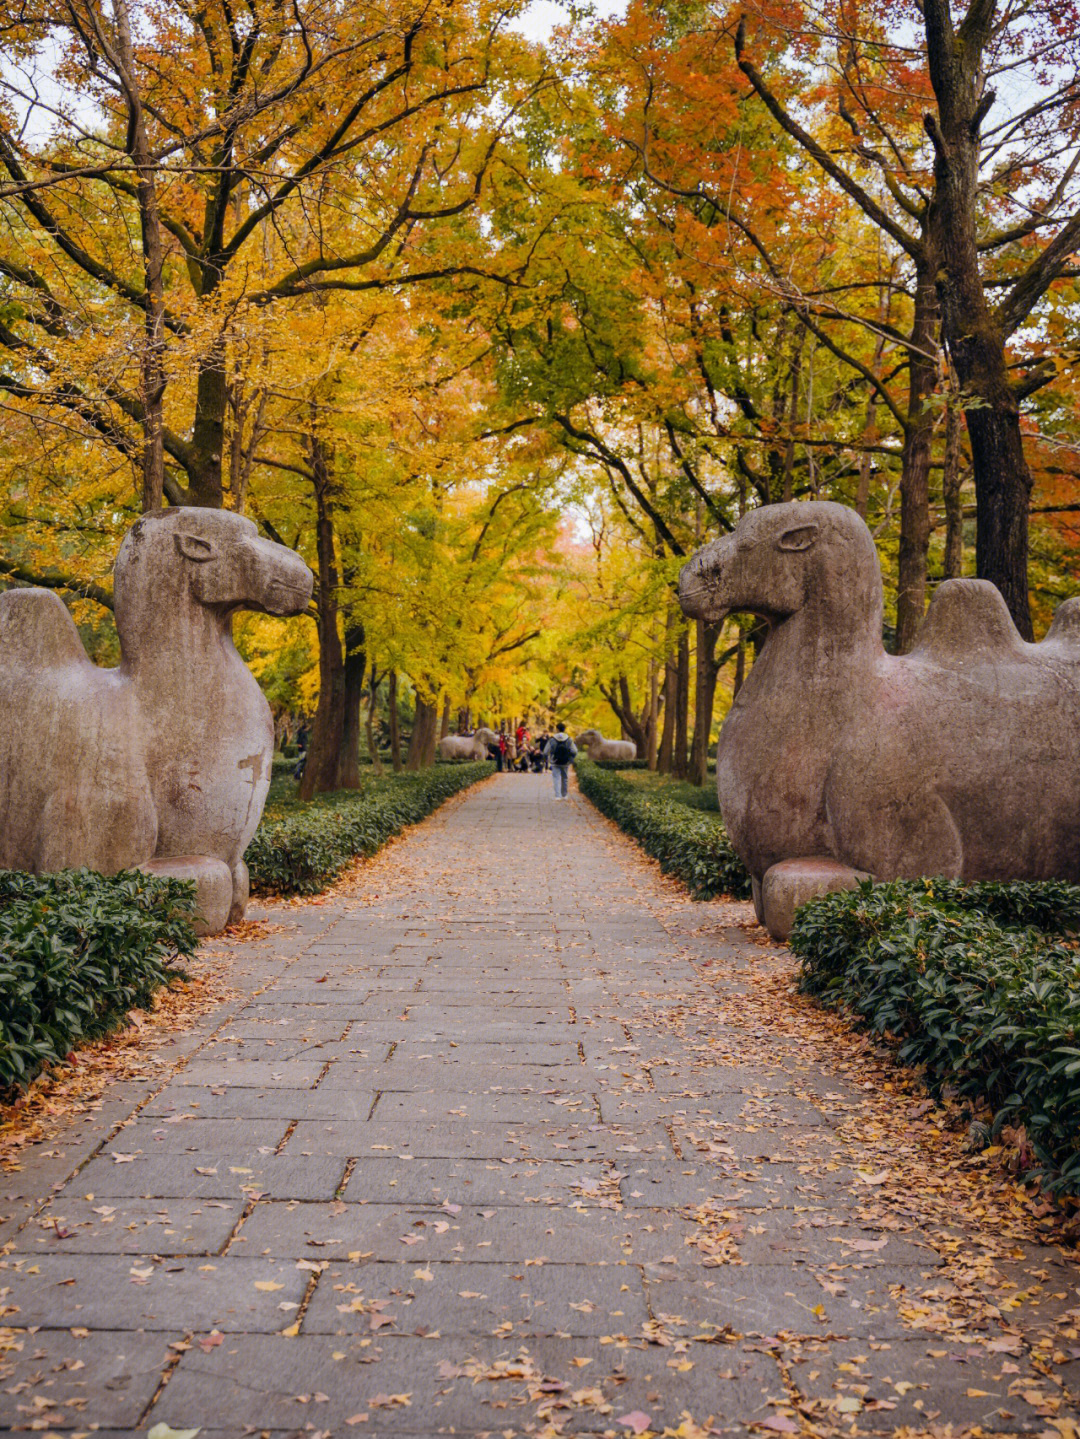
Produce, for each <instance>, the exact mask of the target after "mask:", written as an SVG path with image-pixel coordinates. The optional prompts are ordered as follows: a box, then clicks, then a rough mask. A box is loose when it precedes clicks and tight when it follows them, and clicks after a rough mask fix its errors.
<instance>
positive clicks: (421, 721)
mask: <svg viewBox="0 0 1080 1439" xmlns="http://www.w3.org/2000/svg"><path fill="white" fill-rule="evenodd" d="M438 722H439V708H438V704H437V703H434V702H429V701H428V700H425V699H421V697H420V695H419V694H417V696H416V712H415V714H414V716H413V727H412V734H411V735H410V736H409V752H408V754H407V755H406V756H405V768H406V769H407V770H419V769H424V768H425V767H426V766H427V765H429V764H430V763H431V760H430V759H429V758H428V755H429V753H431V754H432V755H433V754H434V749H435V738H436V728H437V726H438Z"/></svg>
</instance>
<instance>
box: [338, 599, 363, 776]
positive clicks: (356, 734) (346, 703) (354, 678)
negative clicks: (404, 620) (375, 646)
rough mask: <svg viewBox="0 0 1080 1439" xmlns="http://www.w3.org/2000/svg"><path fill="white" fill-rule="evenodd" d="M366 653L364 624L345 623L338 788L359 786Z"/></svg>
mask: <svg viewBox="0 0 1080 1439" xmlns="http://www.w3.org/2000/svg"><path fill="white" fill-rule="evenodd" d="M366 676H367V654H366V653H365V650H364V626H363V625H362V624H360V623H359V622H358V621H355V620H354V621H352V622H351V623H349V624H346V626H345V671H344V678H343V686H342V706H343V711H344V712H343V715H342V724H341V750H340V753H339V754H338V772H337V788H338V789H359V788H360V706H361V705H362V704H363V702H364V687H365V686H364V681H365V678H366Z"/></svg>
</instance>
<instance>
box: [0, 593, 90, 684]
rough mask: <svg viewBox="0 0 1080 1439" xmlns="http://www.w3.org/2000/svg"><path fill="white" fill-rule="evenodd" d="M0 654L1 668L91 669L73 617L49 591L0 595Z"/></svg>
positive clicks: (56, 596) (58, 597) (59, 599)
mask: <svg viewBox="0 0 1080 1439" xmlns="http://www.w3.org/2000/svg"><path fill="white" fill-rule="evenodd" d="M0 653H2V654H3V656H4V665H5V667H7V666H15V665H27V666H30V667H32V668H33V669H34V670H35V671H37V670H39V669H46V670H56V669H62V668H66V667H68V666H69V665H80V666H85V667H86V668H87V669H90V668H93V666H92V665H91V662H90V660H89V658H88V657H87V654H86V650H85V649H84V648H83V642H82V640H81V639H80V638H79V631H78V630H77V629H76V628H75V622H74V620H73V619H72V618H71V616H70V615H69V614H68V612H67V609H66V608H65V606H64V602H63V600H62V599H61V598H60V596H59V595H56V594H53V592H52V591H51V590H39V589H27V590H8V591H7V592H6V593H5V594H2V595H0Z"/></svg>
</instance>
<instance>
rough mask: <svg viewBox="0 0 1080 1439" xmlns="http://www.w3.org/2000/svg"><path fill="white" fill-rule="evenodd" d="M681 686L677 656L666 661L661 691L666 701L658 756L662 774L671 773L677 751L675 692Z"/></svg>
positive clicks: (659, 769)
mask: <svg viewBox="0 0 1080 1439" xmlns="http://www.w3.org/2000/svg"><path fill="white" fill-rule="evenodd" d="M678 687H679V666H678V661H677V660H676V658H675V656H674V655H672V657H671V658H670V659H669V660H665V662H664V686H663V690H662V692H661V694H662V698H663V701H664V723H663V726H662V728H661V731H660V748H659V751H658V753H657V757H656V768H657V771H658V773H660V774H670V773H671V766H672V759H673V756H674V753H675V692H676V690H677V689H678Z"/></svg>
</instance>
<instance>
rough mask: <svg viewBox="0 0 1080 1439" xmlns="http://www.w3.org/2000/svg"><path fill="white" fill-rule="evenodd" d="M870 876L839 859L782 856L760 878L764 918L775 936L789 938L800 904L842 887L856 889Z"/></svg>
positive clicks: (776, 937) (762, 914)
mask: <svg viewBox="0 0 1080 1439" xmlns="http://www.w3.org/2000/svg"><path fill="white" fill-rule="evenodd" d="M869 878H870V876H869V875H868V874H867V873H866V872H865V870H858V869H851V868H850V866H848V865H846V864H841V863H840V861H839V860H837V859H821V858H819V859H782V860H781V861H780V863H779V864H774V865H773V866H772V867H771V868H770V869H767V870H766V871H765V875H764V877H763V879H762V881H761V918H762V919H763V921H764V923H765V927H766V929H767V930H768V931H769V933H770V934H771V935H772V937H773V938H774V939H787V937H788V935H789V934H790V933H791V926H792V925H793V924H794V923H795V911H796V910H797V909H798V908H799V906H800V905H802V904H806V903H807V902H808V901H809V900H811V899H817V898H818V897H819V896H820V895H823V894H834V893H835V892H836V891H837V890H840V889H856V888H857V887H858V885H859V884H860V883H861V881H862V880H864V879H869Z"/></svg>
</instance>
